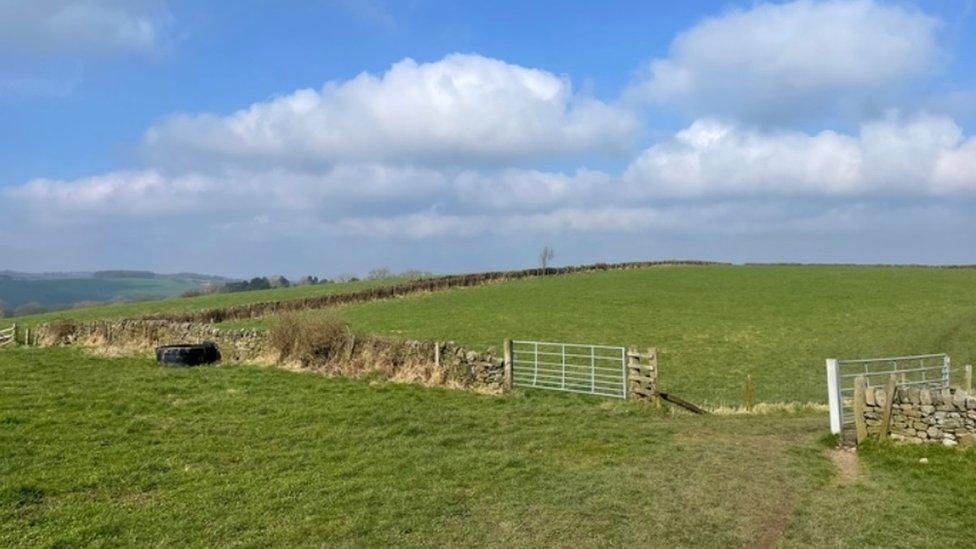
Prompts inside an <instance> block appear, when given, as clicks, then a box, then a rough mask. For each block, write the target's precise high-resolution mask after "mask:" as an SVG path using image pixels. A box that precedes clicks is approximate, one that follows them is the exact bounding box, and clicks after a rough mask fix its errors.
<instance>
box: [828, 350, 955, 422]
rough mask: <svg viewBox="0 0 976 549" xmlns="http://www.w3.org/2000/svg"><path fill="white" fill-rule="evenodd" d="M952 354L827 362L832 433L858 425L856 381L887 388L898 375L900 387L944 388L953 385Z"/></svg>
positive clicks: (829, 360)
mask: <svg viewBox="0 0 976 549" xmlns="http://www.w3.org/2000/svg"><path fill="white" fill-rule="evenodd" d="M949 364H950V361H949V355H947V354H945V353H936V354H930V355H912V356H894V357H886V358H861V359H853V360H839V359H835V358H828V359H827V402H828V404H829V406H830V431H831V432H832V433H834V434H842V433H843V431H844V427H845V426H846V425H853V424H854V413H853V405H852V402H853V400H854V380H855V379H857V378H858V377H863V378H864V380H865V385H866V386H867V387H868V388H874V387H883V386H884V385H885V383H886V382H887V381H888V379H889V378H890V377H891V376H892V375H894V376H895V379H896V382H897V384H898V386H912V385H914V386H920V387H925V388H929V389H944V388H946V387H948V386H949Z"/></svg>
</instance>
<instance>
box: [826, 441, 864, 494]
mask: <svg viewBox="0 0 976 549" xmlns="http://www.w3.org/2000/svg"><path fill="white" fill-rule="evenodd" d="M830 461H833V462H834V465H836V466H837V484H840V485H842V486H843V485H845V484H850V483H852V482H854V481H856V480H857V479H858V478H860V477H861V462H860V461H858V459H857V452H856V451H854V450H850V449H847V448H838V449H836V450H831V451H830Z"/></svg>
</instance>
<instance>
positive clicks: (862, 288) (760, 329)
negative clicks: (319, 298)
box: [239, 266, 976, 404]
mask: <svg viewBox="0 0 976 549" xmlns="http://www.w3.org/2000/svg"><path fill="white" fill-rule="evenodd" d="M316 314H334V313H332V312H323V313H316ZM339 314H340V315H341V316H342V317H344V318H345V319H347V320H349V321H350V322H351V323H352V324H353V326H354V327H355V328H357V329H359V330H365V331H371V332H381V333H387V334H393V335H397V336H405V337H414V338H421V339H439V340H455V341H458V342H461V343H464V344H467V345H473V346H480V347H487V346H491V345H493V346H495V347H496V348H500V346H501V342H502V340H503V339H504V338H506V337H512V338H517V339H537V340H545V341H568V342H589V343H602V344H619V345H630V344H635V345H639V346H641V347H646V346H657V347H659V349H660V353H661V376H662V383H663V385H664V387H665V388H667V389H670V390H672V391H674V392H675V393H677V394H679V395H682V396H686V397H688V398H690V399H693V400H695V401H700V402H704V403H710V404H736V403H739V402H740V401H741V394H742V386H743V382H744V379H745V376H746V374H751V375H752V376H753V379H754V380H755V384H756V397H757V399H759V400H763V401H824V400H825V399H826V396H825V389H824V359H825V358H827V357H842V358H843V357H872V356H892V355H898V354H904V353H907V354H912V353H930V352H943V351H946V352H949V353H950V354H951V356H952V359H953V363H954V364H955V366H956V368H955V372H956V373H959V372H960V370H961V366H962V365H963V364H964V363H966V362H971V361H973V360H974V359H976V270H971V269H935V268H887V267H834V266H823V267H782V266H776V267H772V266H770V267H761V266H757V267H744V266H734V267H732V266H712V267H659V268H650V269H641V270H628V271H611V272H602V273H585V274H577V275H567V276H559V277H549V278H537V279H529V280H522V281H514V282H505V283H499V284H493V285H489V286H483V287H477V288H465V289H458V290H450V291H446V292H438V293H432V294H424V295H418V296H413V297H406V298H402V299H395V300H388V301H382V302H373V303H366V304H361V305H355V306H350V307H347V308H343V309H341V311H340V312H339ZM269 322H271V320H270V319H260V320H257V321H252V322H248V323H244V324H239V325H253V326H261V325H267V324H268V323H269Z"/></svg>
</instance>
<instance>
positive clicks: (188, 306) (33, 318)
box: [0, 278, 403, 328]
mask: <svg viewBox="0 0 976 549" xmlns="http://www.w3.org/2000/svg"><path fill="white" fill-rule="evenodd" d="M402 280H403V279H401V278H388V279H380V280H362V281H358V282H340V283H330V284H316V285H313V286H292V287H289V288H274V289H271V290H255V291H252V292H233V293H220V294H208V295H202V296H197V297H173V298H170V299H164V300H159V301H140V302H135V303H119V304H113V305H103V306H96V307H83V308H78V309H68V310H64V311H56V312H52V313H45V314H40V315H30V316H22V317H18V318H6V319H0V328H3V327H7V326H10V325H11V324H13V323H14V322H16V323H18V324H20V325H22V326H36V325H38V324H43V323H45V322H50V321H52V320H55V319H59V318H73V319H76V320H82V321H85V320H104V319H114V318H129V317H138V316H143V315H151V314H156V313H176V312H184V311H199V310H203V309H215V308H219V307H231V306H234V305H248V304H251V303H261V302H266V301H279V300H285V299H301V298H305V297H313V296H318V295H326V294H333V293H343V292H354V291H356V290H363V289H366V288H372V287H376V286H382V285H387V284H395V283H397V282H401V281H402Z"/></svg>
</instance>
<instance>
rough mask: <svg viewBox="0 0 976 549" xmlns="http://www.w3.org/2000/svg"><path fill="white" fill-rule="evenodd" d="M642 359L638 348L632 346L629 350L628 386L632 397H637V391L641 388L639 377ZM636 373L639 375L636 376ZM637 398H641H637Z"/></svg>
mask: <svg viewBox="0 0 976 549" xmlns="http://www.w3.org/2000/svg"><path fill="white" fill-rule="evenodd" d="M639 367H640V358H638V356H637V347H636V346H634V345H631V346H630V347H628V348H627V385H628V386H629V389H630V391H629V393H630V394H631V395H632V396H636V395H637V391H636V389H639V388H640V382H639V381H638V376H639V375H640V368H639ZM635 372H636V374H637V375H635ZM637 398H640V397H639V396H637Z"/></svg>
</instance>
